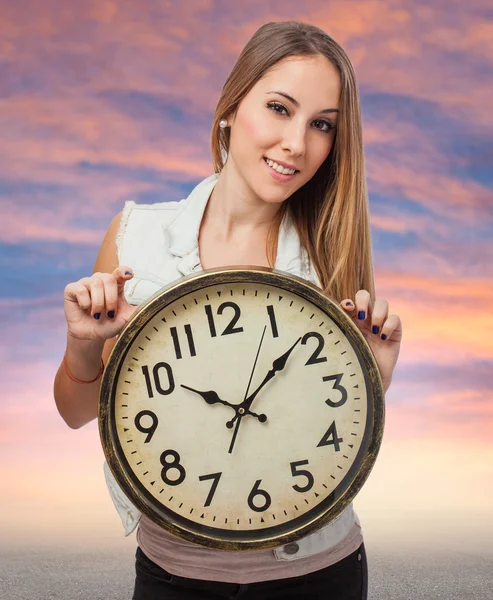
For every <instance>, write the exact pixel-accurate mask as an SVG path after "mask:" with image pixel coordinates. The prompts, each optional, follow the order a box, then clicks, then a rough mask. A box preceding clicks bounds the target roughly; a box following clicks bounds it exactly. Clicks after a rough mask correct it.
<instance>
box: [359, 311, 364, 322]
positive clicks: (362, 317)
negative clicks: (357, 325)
mask: <svg viewBox="0 0 493 600" xmlns="http://www.w3.org/2000/svg"><path fill="white" fill-rule="evenodd" d="M364 318H365V311H364V310H360V311H359V313H358V319H359V320H360V321H363V320H364Z"/></svg>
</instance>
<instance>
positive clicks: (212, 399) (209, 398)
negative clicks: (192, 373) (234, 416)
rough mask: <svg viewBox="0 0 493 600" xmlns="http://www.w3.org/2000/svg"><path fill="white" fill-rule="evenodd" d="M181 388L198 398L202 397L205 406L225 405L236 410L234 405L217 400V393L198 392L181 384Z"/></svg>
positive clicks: (211, 391)
mask: <svg viewBox="0 0 493 600" xmlns="http://www.w3.org/2000/svg"><path fill="white" fill-rule="evenodd" d="M181 387H182V388H185V389H186V390H190V391H191V392H194V393H195V394H198V395H199V396H202V398H203V399H204V400H205V401H206V402H207V404H225V405H226V406H231V408H234V409H236V405H235V404H230V403H229V402H226V400H221V398H219V396H218V395H217V392H214V391H213V390H209V391H207V392H201V391H200V390H195V389H194V388H191V387H189V386H188V385H183V384H181Z"/></svg>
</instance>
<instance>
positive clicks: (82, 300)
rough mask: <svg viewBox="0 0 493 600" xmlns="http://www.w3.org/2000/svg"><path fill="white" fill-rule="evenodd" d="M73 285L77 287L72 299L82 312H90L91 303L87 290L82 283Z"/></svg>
mask: <svg viewBox="0 0 493 600" xmlns="http://www.w3.org/2000/svg"><path fill="white" fill-rule="evenodd" d="M75 285H76V286H77V289H76V290H75V292H74V297H75V299H76V301H77V304H78V305H79V306H80V308H81V309H82V310H90V309H91V304H92V302H91V294H90V293H89V290H88V289H87V287H86V286H85V285H84V284H82V283H77V284H75Z"/></svg>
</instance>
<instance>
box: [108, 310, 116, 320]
mask: <svg viewBox="0 0 493 600" xmlns="http://www.w3.org/2000/svg"><path fill="white" fill-rule="evenodd" d="M114 316H115V311H114V310H109V311H108V317H109V318H110V319H112V318H113V317H114Z"/></svg>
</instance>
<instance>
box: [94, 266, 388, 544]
mask: <svg viewBox="0 0 493 600" xmlns="http://www.w3.org/2000/svg"><path fill="white" fill-rule="evenodd" d="M244 273H245V271H243V274H244ZM261 274H262V273H261ZM266 276H267V275H266ZM203 277H204V276H202V278H203ZM269 277H270V280H265V277H264V278H262V277H258V278H256V279H255V280H251V281H248V280H243V281H234V279H235V278H234V277H233V278H232V280H231V281H228V277H227V276H226V275H224V274H223V275H222V277H221V278H220V281H219V282H218V278H217V277H216V278H215V277H214V276H210V275H209V278H207V277H206V278H205V279H202V281H201V284H200V285H195V286H193V285H192V286H191V287H190V286H189V287H188V288H186V286H185V287H184V289H183V290H181V292H180V291H179V290H178V291H177V290H176V289H175V290H174V293H173V294H171V295H169V294H168V296H167V295H166V293H164V294H161V298H157V299H156V298H154V300H153V301H152V302H151V303H148V305H147V306H148V308H149V309H150V310H148V311H147V312H146V310H145V309H144V310H143V311H142V310H141V311H140V313H139V320H138V325H136V326H134V327H133V328H132V332H131V333H129V332H126V333H129V335H127V336H126V337H125V336H122V337H121V339H120V340H119V343H120V342H121V345H120V346H119V349H120V350H119V352H116V353H115V351H114V354H113V355H112V357H111V359H110V361H112V365H111V366H112V368H111V369H110V374H109V375H108V367H107V372H106V373H105V377H106V379H105V380H103V395H104V397H106V398H108V405H107V407H108V410H107V412H105V411H103V412H102V420H101V426H102V432H103V433H102V436H103V445H104V446H105V447H108V445H110V446H111V448H112V451H111V452H107V456H108V458H109V463H110V466H111V467H112V468H113V471H114V472H115V475H117V479H119V480H120V482H121V485H122V487H123V488H124V489H125V491H126V492H127V495H128V496H129V497H130V498H131V499H132V500H133V501H134V503H135V504H136V505H137V506H139V508H141V510H142V511H143V512H145V513H147V515H148V516H150V517H151V518H152V519H153V520H155V521H156V522H158V523H159V524H160V525H162V526H163V527H166V528H168V529H170V530H172V531H173V532H175V533H178V534H179V535H182V537H185V538H187V539H192V540H194V541H196V542H198V543H205V544H206V545H209V546H216V547H221V548H232V547H235V548H238V547H239V546H241V544H242V543H243V545H244V546H245V547H250V548H252V547H258V546H256V544H258V545H259V546H262V547H267V546H268V545H269V544H270V545H271V546H272V545H275V544H274V543H272V542H273V541H275V543H276V544H279V540H280V539H282V540H284V541H288V540H289V539H292V537H293V534H295V532H298V533H299V532H300V531H303V532H307V531H309V530H310V528H312V529H313V527H314V525H315V524H316V523H317V521H318V520H319V519H320V518H321V517H324V516H325V518H327V516H331V518H333V517H334V516H336V514H338V513H339V512H340V511H341V510H342V509H343V508H344V507H345V506H346V505H347V504H348V502H349V501H350V500H351V499H352V497H353V496H354V495H355V493H356V492H357V491H358V489H359V487H361V485H362V481H361V479H362V478H363V479H366V476H367V475H368V473H369V469H370V468H371V466H372V465H369V464H367V463H368V453H369V452H370V454H371V446H372V444H373V446H374V445H375V443H379V441H380V440H376V439H375V438H376V432H378V431H379V428H378V427H375V416H376V412H375V402H374V401H375V398H374V396H375V394H374V389H373V388H372V386H371V381H370V379H371V378H370V377H369V373H368V371H369V369H370V370H371V369H372V368H374V364H373V363H372V360H371V357H370V354H369V349H368V352H367V353H366V354H365V353H364V352H363V354H362V352H361V348H363V349H364V346H362V345H361V343H359V344H358V337H357V336H358V335H361V334H359V332H357V331H356V330H357V328H356V326H355V325H354V324H352V323H349V325H348V322H349V321H350V319H349V318H348V317H347V316H346V315H343V314H342V310H341V309H339V307H337V306H336V305H335V303H333V302H331V301H330V300H328V299H327V298H324V297H322V294H321V293H320V292H318V291H315V290H313V289H312V287H310V288H309V287H308V286H304V285H303V284H300V283H297V284H296V285H295V286H294V288H293V285H291V286H286V283H285V282H284V284H283V279H282V278H279V277H278V278H276V277H275V276H273V275H272V274H270V275H269ZM251 279H252V278H251ZM283 285H284V287H283ZM288 287H289V288H290V289H287V288H288ZM304 287H306V290H304V291H305V292H307V290H309V293H308V292H307V295H305V296H302V295H300V289H301V288H304ZM310 295H311V298H310V297H309V296H310ZM307 296H308V297H307ZM314 300H318V303H317V302H315V301H314ZM320 304H321V305H320ZM341 314H342V319H341ZM361 339H362V336H361ZM115 350H116V347H115ZM377 388H378V386H377ZM100 410H101V407H100ZM377 412H378V411H377ZM100 416H101V415H100ZM365 461H366V463H365ZM370 462H371V461H370ZM365 465H366V473H365V472H363V471H365V469H363V468H362V467H364V466H365ZM356 488H358V489H356ZM351 490H352V494H351ZM298 537H299V535H298Z"/></svg>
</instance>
